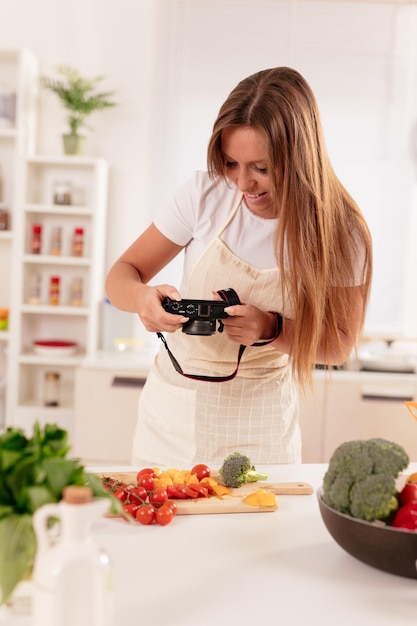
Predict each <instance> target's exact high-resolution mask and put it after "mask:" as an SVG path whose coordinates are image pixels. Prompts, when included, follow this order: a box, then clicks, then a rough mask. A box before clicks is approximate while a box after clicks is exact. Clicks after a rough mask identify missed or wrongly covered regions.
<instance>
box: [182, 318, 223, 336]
mask: <svg viewBox="0 0 417 626" xmlns="http://www.w3.org/2000/svg"><path fill="white" fill-rule="evenodd" d="M182 332H183V333H186V334H187V335H200V336H209V335H214V334H215V332H216V320H210V321H208V320H190V321H189V322H186V323H185V324H183V325H182Z"/></svg>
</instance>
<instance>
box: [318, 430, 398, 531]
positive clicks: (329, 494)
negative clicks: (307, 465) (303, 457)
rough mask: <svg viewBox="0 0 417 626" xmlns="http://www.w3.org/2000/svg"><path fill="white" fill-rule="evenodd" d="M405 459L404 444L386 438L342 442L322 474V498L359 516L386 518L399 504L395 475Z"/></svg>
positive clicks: (365, 518) (330, 504)
mask: <svg viewBox="0 0 417 626" xmlns="http://www.w3.org/2000/svg"><path fill="white" fill-rule="evenodd" d="M408 463H409V457H408V454H407V453H406V451H405V450H404V448H402V446H400V445H399V444H397V443H394V442H392V441H388V440H386V439H382V438H373V439H365V440H360V439H359V440H354V441H347V442H345V443H342V444H341V445H340V446H339V447H338V448H337V449H336V450H335V451H334V453H333V455H332V457H331V459H330V461H329V466H328V469H327V472H326V474H325V475H324V478H323V490H322V493H323V500H324V501H325V502H326V504H328V506H330V507H331V508H333V509H336V510H337V511H340V512H341V513H345V514H347V515H352V516H353V517H357V518H359V519H364V520H367V521H374V520H377V519H379V520H383V519H386V518H388V517H389V515H390V514H391V513H392V512H393V511H395V510H396V508H397V507H398V500H397V497H396V496H397V488H396V483H395V479H396V478H397V476H398V474H399V473H400V471H402V470H403V469H405V468H406V467H407V465H408Z"/></svg>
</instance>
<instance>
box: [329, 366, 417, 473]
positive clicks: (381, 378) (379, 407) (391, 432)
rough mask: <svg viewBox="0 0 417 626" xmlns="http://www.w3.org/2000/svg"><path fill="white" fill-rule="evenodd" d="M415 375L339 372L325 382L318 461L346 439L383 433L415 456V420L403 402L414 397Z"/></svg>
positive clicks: (383, 435)
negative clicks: (325, 393)
mask: <svg viewBox="0 0 417 626" xmlns="http://www.w3.org/2000/svg"><path fill="white" fill-rule="evenodd" d="M416 398H417V376H415V375H406V374H389V373H382V372H381V373H374V372H352V373H348V372H345V373H339V374H338V375H337V376H334V377H333V380H332V383H331V385H330V386H329V390H328V396H327V401H326V408H325V417H324V424H323V433H324V437H323V448H322V459H321V460H322V461H324V462H327V461H328V460H329V459H330V456H331V455H332V453H333V452H334V450H335V449H336V448H337V447H338V446H339V445H340V444H341V443H342V442H343V441H346V440H348V439H369V438H371V437H383V438H384V439H389V440H391V441H395V442H397V443H399V444H400V445H402V446H403V447H404V449H405V450H406V451H407V452H408V454H409V456H410V459H411V461H416V460H417V422H416V421H415V420H414V419H413V417H412V415H411V414H410V412H409V411H408V409H407V407H406V406H405V405H404V401H405V400H416Z"/></svg>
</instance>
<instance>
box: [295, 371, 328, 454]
mask: <svg viewBox="0 0 417 626" xmlns="http://www.w3.org/2000/svg"><path fill="white" fill-rule="evenodd" d="M328 388H329V382H328V380H326V378H325V376H324V375H323V376H322V377H318V376H315V378H314V385H313V388H312V389H306V390H305V392H304V393H300V400H299V401H300V428H301V435H302V452H301V453H302V459H303V463H317V462H319V460H320V459H321V457H322V455H323V438H324V420H325V414H326V406H327V395H328Z"/></svg>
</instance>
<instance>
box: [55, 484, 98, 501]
mask: <svg viewBox="0 0 417 626" xmlns="http://www.w3.org/2000/svg"><path fill="white" fill-rule="evenodd" d="M62 496H63V500H64V502H67V503H68V504H87V502H91V500H92V499H93V490H92V489H91V487H87V486H78V485H69V486H68V487H64V489H63V491H62Z"/></svg>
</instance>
